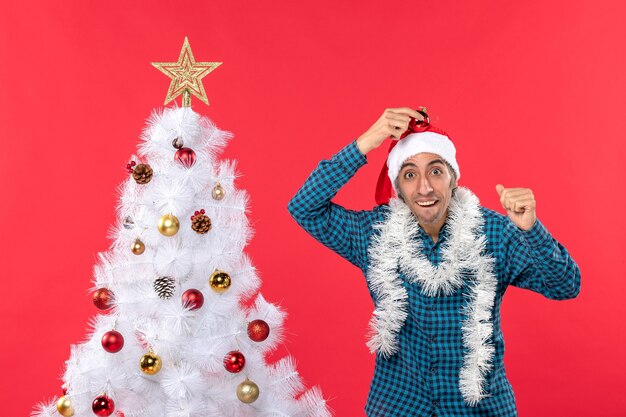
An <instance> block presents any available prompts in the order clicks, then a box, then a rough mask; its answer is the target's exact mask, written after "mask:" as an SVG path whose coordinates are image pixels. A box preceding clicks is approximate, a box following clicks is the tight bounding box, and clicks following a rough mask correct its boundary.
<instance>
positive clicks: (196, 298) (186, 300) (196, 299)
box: [183, 288, 204, 310]
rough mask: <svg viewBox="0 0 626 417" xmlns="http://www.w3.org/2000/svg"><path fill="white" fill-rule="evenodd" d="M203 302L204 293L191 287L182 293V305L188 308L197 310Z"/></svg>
mask: <svg viewBox="0 0 626 417" xmlns="http://www.w3.org/2000/svg"><path fill="white" fill-rule="evenodd" d="M203 304H204V295H202V292H201V291H199V290H196V289H193V288H190V289H188V290H187V291H185V292H184V293H183V306H185V308H188V309H190V310H197V309H199V308H200V307H202V305H203Z"/></svg>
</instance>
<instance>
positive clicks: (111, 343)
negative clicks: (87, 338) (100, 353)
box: [101, 330, 124, 353]
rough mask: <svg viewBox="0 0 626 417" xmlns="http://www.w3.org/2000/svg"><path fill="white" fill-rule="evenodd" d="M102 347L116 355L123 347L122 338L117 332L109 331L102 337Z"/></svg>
mask: <svg viewBox="0 0 626 417" xmlns="http://www.w3.org/2000/svg"><path fill="white" fill-rule="evenodd" d="M101 342H102V347H103V348H104V350H106V351H107V352H109V353H117V352H119V351H120V350H122V348H123V347H124V336H122V334H121V333H120V332H118V331H117V330H109V331H108V332H106V333H105V334H104V335H102V340H101Z"/></svg>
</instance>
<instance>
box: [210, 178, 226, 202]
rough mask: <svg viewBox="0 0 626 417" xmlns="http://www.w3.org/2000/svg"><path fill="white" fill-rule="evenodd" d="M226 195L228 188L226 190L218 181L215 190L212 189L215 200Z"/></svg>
mask: <svg viewBox="0 0 626 417" xmlns="http://www.w3.org/2000/svg"><path fill="white" fill-rule="evenodd" d="M224 195H226V190H224V187H222V185H221V184H220V183H219V182H218V183H217V184H215V187H213V191H211V197H213V199H214V200H221V199H222V198H224Z"/></svg>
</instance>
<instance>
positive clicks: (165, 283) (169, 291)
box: [154, 277, 175, 300]
mask: <svg viewBox="0 0 626 417" xmlns="http://www.w3.org/2000/svg"><path fill="white" fill-rule="evenodd" d="M174 284H175V281H174V278H170V277H160V278H157V279H156V280H155V281H154V291H156V293H157V294H158V296H159V297H160V298H161V299H163V300H167V299H168V298H170V297H171V296H172V295H174Z"/></svg>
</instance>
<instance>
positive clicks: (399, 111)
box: [387, 107, 424, 120]
mask: <svg viewBox="0 0 626 417" xmlns="http://www.w3.org/2000/svg"><path fill="white" fill-rule="evenodd" d="M387 111H389V112H390V113H397V114H406V115H408V116H411V117H414V118H416V119H417V120H423V119H424V116H422V114H421V113H420V112H418V111H417V110H415V109H412V108H410V107H396V108H393V109H387Z"/></svg>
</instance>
